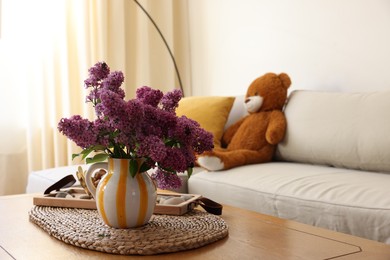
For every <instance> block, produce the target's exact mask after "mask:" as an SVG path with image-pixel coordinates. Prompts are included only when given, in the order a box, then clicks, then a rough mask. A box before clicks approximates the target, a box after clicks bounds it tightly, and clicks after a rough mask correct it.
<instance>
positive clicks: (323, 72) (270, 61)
mask: <svg viewBox="0 0 390 260" xmlns="http://www.w3.org/2000/svg"><path fill="white" fill-rule="evenodd" d="M189 11H190V36H191V59H192V84H193V85H192V87H193V94H194V95H238V94H244V93H245V92H246V89H247V87H248V85H249V84H250V82H251V81H252V80H253V79H255V78H256V77H258V76H260V75H262V74H264V73H266V72H276V73H279V72H286V73H288V74H289V75H290V77H291V79H292V82H293V85H292V87H291V90H292V89H315V90H332V91H343V92H356V91H372V90H390V1H389V0H189Z"/></svg>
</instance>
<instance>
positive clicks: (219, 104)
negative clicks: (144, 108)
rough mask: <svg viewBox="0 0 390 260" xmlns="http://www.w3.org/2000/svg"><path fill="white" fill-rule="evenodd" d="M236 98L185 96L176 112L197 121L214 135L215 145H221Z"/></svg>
mask: <svg viewBox="0 0 390 260" xmlns="http://www.w3.org/2000/svg"><path fill="white" fill-rule="evenodd" d="M234 99H235V98H234V97H217V96H195V97H185V98H183V99H181V100H180V102H179V107H178V108H177V109H176V114H177V115H178V116H182V115H185V116H186V117H188V118H191V119H192V120H195V121H197V122H198V123H199V124H200V126H201V127H202V128H204V129H205V130H207V131H209V132H211V133H212V134H213V135H214V146H216V147H220V146H221V139H222V135H223V132H224V127H225V124H226V121H227V119H228V116H229V113H230V109H231V108H232V106H233V102H234Z"/></svg>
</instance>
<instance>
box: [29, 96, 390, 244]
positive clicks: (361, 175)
mask: <svg viewBox="0 0 390 260" xmlns="http://www.w3.org/2000/svg"><path fill="white" fill-rule="evenodd" d="M284 111H285V115H286V118H287V124H288V126H287V133H286V136H285V138H284V141H283V142H282V143H280V144H279V145H278V149H277V153H276V156H275V160H274V161H272V162H270V163H264V164H255V165H246V166H242V167H237V168H234V169H230V170H227V171H219V172H208V171H206V170H203V169H200V168H198V169H196V171H195V174H193V176H192V177H191V178H190V179H189V180H188V183H185V185H184V188H183V190H182V191H188V192H189V193H194V194H202V195H203V196H205V197H208V198H210V199H213V200H215V201H217V202H220V203H222V204H228V205H232V206H236V207H241V208H246V209H250V210H254V211H257V212H261V213H265V214H269V215H273V216H277V217H280V218H285V219H291V220H295V221H298V222H302V223H306V224H310V225H314V226H319V227H323V228H327V229H332V230H336V231H339V232H343V233H348V234H352V235H356V236H360V237H365V238H368V239H372V240H377V241H380V242H384V243H388V244H390V92H380V93H379V92H375V93H327V92H315V91H294V92H292V93H291V94H290V96H289V100H288V102H287V104H286V107H285V110H284ZM244 114H245V111H244V106H243V97H238V98H236V100H235V102H234V104H233V108H232V110H231V112H230V114H229V118H228V120H227V125H226V127H228V126H229V125H231V124H232V123H233V122H234V121H236V120H238V118H240V117H241V116H243V115H244ZM75 171H76V167H75V166H71V167H63V168H57V169H51V170H46V171H39V172H34V173H31V174H30V178H29V182H28V186H27V192H37V191H39V192H41V191H43V190H44V188H46V187H48V186H49V184H50V183H52V182H54V181H55V180H58V179H60V177H61V176H64V175H65V174H69V173H70V172H75ZM48 176H50V177H48ZM54 176H55V178H54ZM44 179H46V180H44ZM48 179H50V181H49V180H48ZM39 185H41V186H39ZM187 185H188V187H187ZM187 188H188V190H187ZM39 189H40V190H39Z"/></svg>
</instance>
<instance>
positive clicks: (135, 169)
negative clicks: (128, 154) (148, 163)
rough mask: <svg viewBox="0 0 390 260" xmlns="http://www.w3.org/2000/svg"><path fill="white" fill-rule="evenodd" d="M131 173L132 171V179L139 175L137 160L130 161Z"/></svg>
mask: <svg viewBox="0 0 390 260" xmlns="http://www.w3.org/2000/svg"><path fill="white" fill-rule="evenodd" d="M129 171H130V175H131V177H133V178H134V177H135V175H136V174H137V172H138V162H137V160H135V159H131V160H130V163H129Z"/></svg>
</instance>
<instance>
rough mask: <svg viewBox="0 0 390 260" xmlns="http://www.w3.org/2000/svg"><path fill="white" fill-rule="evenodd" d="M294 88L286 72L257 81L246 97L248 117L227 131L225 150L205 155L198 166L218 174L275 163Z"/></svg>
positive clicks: (250, 87) (223, 138)
mask: <svg viewBox="0 0 390 260" xmlns="http://www.w3.org/2000/svg"><path fill="white" fill-rule="evenodd" d="M290 85H291V80H290V77H289V76H288V75H287V74H286V73H280V74H279V75H277V74H275V73H266V74H264V75H263V76H261V77H258V78H257V79H255V80H254V81H253V82H252V83H251V84H250V85H249V87H248V90H247V93H246V96H245V104H244V105H245V108H246V110H247V111H248V115H247V116H245V117H243V118H242V119H241V120H239V121H237V122H236V123H234V124H233V125H232V126H230V127H229V128H228V129H226V131H225V132H224V134H223V136H222V147H221V148H214V150H212V151H210V152H205V153H203V154H201V155H200V156H199V157H198V164H199V165H200V166H201V167H203V168H205V169H207V170H209V171H218V170H227V169H231V168H234V167H237V166H241V165H246V164H255V163H265V162H269V161H271V160H272V157H273V155H274V152H275V149H276V145H277V144H278V143H279V142H281V141H282V139H283V138H284V135H285V132H286V127H287V122H286V118H285V116H284V113H283V111H282V109H283V106H284V104H285V102H286V99H287V89H288V88H289V87H290Z"/></svg>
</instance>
